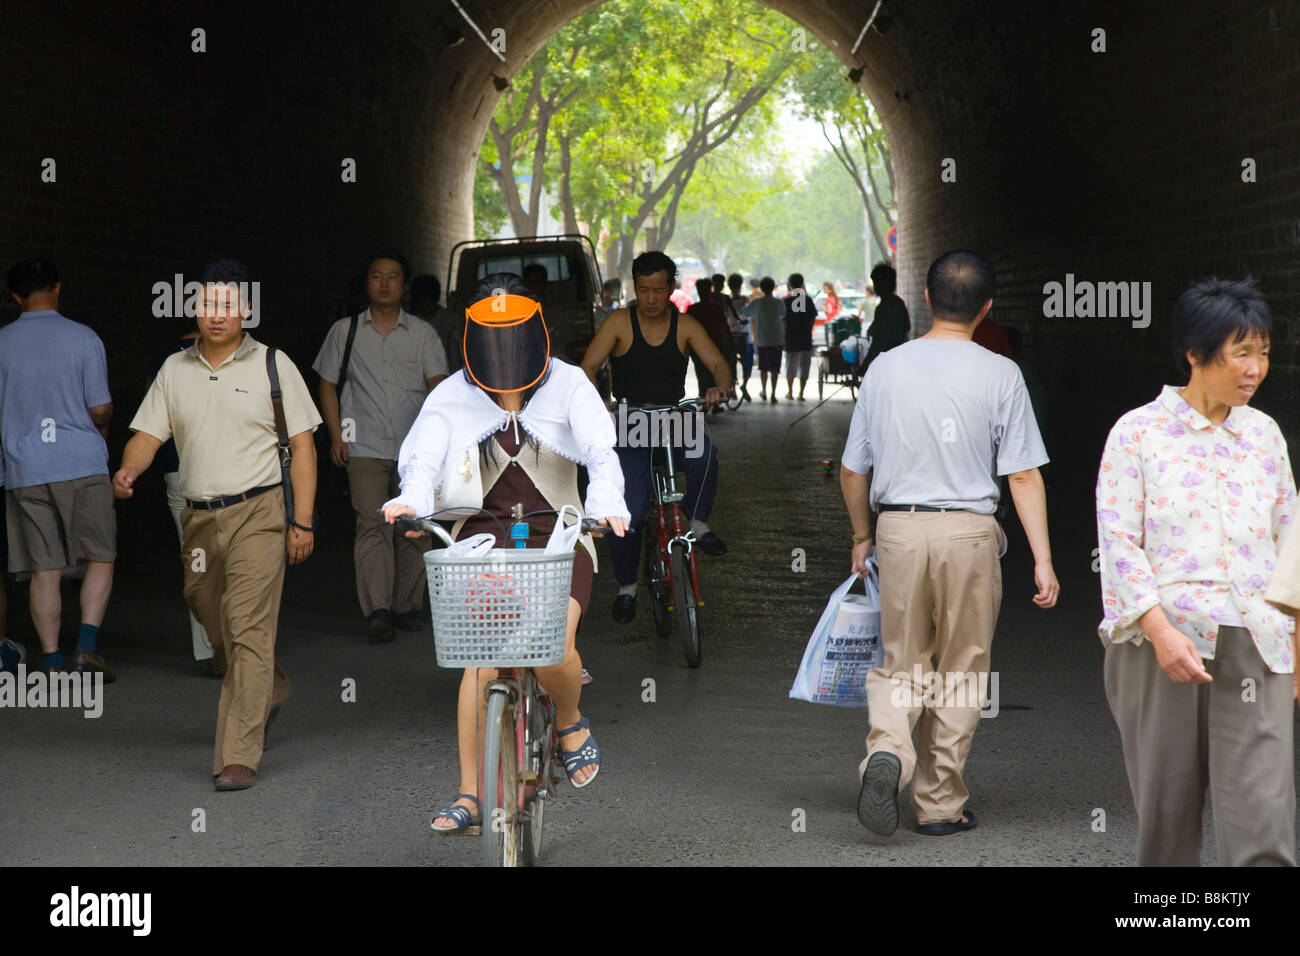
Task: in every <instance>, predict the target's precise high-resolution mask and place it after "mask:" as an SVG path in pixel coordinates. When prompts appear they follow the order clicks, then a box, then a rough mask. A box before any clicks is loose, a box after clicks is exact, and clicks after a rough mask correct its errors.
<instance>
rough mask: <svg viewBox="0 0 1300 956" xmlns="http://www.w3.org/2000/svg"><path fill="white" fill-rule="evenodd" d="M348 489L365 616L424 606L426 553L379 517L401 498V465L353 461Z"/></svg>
mask: <svg viewBox="0 0 1300 956" xmlns="http://www.w3.org/2000/svg"><path fill="white" fill-rule="evenodd" d="M348 487H349V489H350V490H349V494H350V495H351V497H352V507H353V508H355V509H356V512H357V539H356V543H355V545H354V546H353V549H352V557H353V561H354V563H355V564H356V569H357V600H358V601H360V602H361V613H362V614H363V615H365V616H366V617H369V616H370V614H371V612H373V611H379V610H390V611H392V612H393V613H394V614H404V613H406V612H407V611H413V610H418V609H420V608H423V607H424V592H425V588H426V587H427V584H426V582H427V580H428V578H427V577H426V575H425V570H424V550H423V549H422V548H421V547H420V545H419V544H418V543H417V542H416V541H413V540H411V539H410V538H407V537H405V536H404V535H395V534H394V533H393V526H392V525H391V524H389V523H388V522H386V521H385V520H384V516H383V515H382V514H380V513H379V508H380V506H381V505H382V504H383V503H384V502H385V501H388V500H389V499H390V498H395V497H397V495H398V493H399V492H400V490H401V488H400V482H399V481H398V477H397V462H395V461H386V460H384V459H382V458H356V457H353V458H349V459H348Z"/></svg>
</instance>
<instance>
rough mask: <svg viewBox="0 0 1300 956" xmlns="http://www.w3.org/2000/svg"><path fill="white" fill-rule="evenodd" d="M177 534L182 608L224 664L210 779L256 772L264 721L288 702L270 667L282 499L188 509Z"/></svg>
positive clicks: (282, 681) (284, 682) (280, 565)
mask: <svg viewBox="0 0 1300 956" xmlns="http://www.w3.org/2000/svg"><path fill="white" fill-rule="evenodd" d="M181 526H182V527H183V528H184V533H185V538H184V541H185V543H184V544H183V545H182V549H181V563H182V565H183V567H184V569H185V600H186V601H187V602H188V603H189V605H190V610H191V611H193V612H194V616H195V617H196V618H198V620H199V623H200V624H202V625H203V626H204V628H205V629H206V630H207V633H208V638H209V640H211V641H212V643H213V647H214V649H215V648H216V647H220V648H221V649H222V651H223V652H224V654H225V660H226V676H225V679H224V680H223V681H222V683H221V702H220V704H218V705H217V740H216V748H215V752H214V755H213V760H212V768H213V769H212V773H213V776H216V775H218V774H220V773H221V771H222V770H223V769H224V768H225V767H227V766H229V765H230V764H243V765H244V766H245V767H251V768H252V769H254V770H256V769H257V765H258V763H259V762H260V761H261V759H262V737H263V733H264V732H265V730H266V718H267V716H268V715H269V714H270V713H271V708H273V707H278V706H279V705H280V704H282V703H283V702H284V701H285V700H287V699H288V697H289V694H290V687H289V679H288V678H287V677H285V675H284V671H282V670H281V669H280V665H279V664H278V663H276V660H275V632H276V624H277V622H278V620H279V617H280V595H281V592H282V591H283V588H284V570H285V566H286V564H287V562H288V558H287V555H286V553H285V528H286V526H287V523H286V521H285V514H284V492H283V491H282V490H281V489H279V488H275V489H274V490H272V491H268V492H266V493H264V494H261V495H258V496H257V497H256V498H250V499H249V500H248V501H241V502H240V503H239V504H235V505H231V506H230V507H228V508H219V509H217V510H215V511H197V510H194V509H191V508H188V507H187V508H185V510H183V511H182V512H181ZM195 549H202V550H201V552H199V553H198V554H196V553H195Z"/></svg>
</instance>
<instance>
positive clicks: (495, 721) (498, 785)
mask: <svg viewBox="0 0 1300 956" xmlns="http://www.w3.org/2000/svg"><path fill="white" fill-rule="evenodd" d="M508 696H509V695H508V694H507V693H506V692H505V691H504V690H494V691H492V693H491V694H490V695H489V696H488V702H487V720H486V721H485V723H484V725H483V787H482V789H480V790H479V793H480V794H481V796H480V797H479V800H480V801H482V805H481V807H480V808H479V809H480V811H481V812H482V814H483V862H484V864H485V865H487V866H518V865H519V847H520V843H521V837H522V829H523V827H522V825H521V821H520V819H519V752H518V750H517V745H516V737H515V712H514V708H513V707H511V706H510V701H509V699H508Z"/></svg>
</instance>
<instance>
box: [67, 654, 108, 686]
mask: <svg viewBox="0 0 1300 956" xmlns="http://www.w3.org/2000/svg"><path fill="white" fill-rule="evenodd" d="M70 670H72V671H73V672H74V673H77V674H93V673H95V672H96V671H98V672H99V673H101V674H103V675H104V683H105V684H111V683H113V681H115V680H117V675H116V674H114V673H113V672H112V671H111V670H109V669H108V665H107V664H105V663H104V658H102V657H100V656H99V655H98V654H88V653H86V652H85V651H77V653H76V654H74V655H73V657H72V667H71V668H70Z"/></svg>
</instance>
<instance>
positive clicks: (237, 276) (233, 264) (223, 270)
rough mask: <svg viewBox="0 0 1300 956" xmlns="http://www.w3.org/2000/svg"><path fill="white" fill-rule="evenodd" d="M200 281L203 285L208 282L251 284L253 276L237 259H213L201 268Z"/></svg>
mask: <svg viewBox="0 0 1300 956" xmlns="http://www.w3.org/2000/svg"><path fill="white" fill-rule="evenodd" d="M200 281H201V282H202V283H203V284H204V285H207V284H208V283H209V282H234V283H240V282H252V281H253V274H252V273H251V272H249V271H248V266H246V265H244V264H243V263H242V262H240V261H239V260H238V259H213V260H212V261H211V262H209V263H208V264H207V265H206V266H204V267H203V275H202V276H201V277H200Z"/></svg>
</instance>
